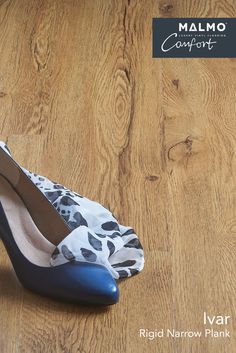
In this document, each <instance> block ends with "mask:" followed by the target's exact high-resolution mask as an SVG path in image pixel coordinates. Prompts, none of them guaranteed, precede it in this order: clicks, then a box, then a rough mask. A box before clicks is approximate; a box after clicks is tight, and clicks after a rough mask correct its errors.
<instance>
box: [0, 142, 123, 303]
mask: <svg viewBox="0 0 236 353" xmlns="http://www.w3.org/2000/svg"><path fill="white" fill-rule="evenodd" d="M0 232H1V238H2V241H3V243H4V246H5V248H6V250H7V252H8V255H9V257H10V260H11V262H12V265H13V267H14V270H15V272H16V274H17V277H18V279H19V280H20V282H21V283H22V285H23V286H24V287H26V288H28V289H30V290H33V291H35V292H37V293H39V294H42V295H47V296H50V297H54V298H57V299H61V300H67V301H70V302H77V303H85V304H101V305H110V304H115V303H117V302H118V298H119V290H118V287H117V284H116V282H115V280H114V279H113V277H112V275H111V274H110V272H109V271H108V270H107V269H106V268H105V267H104V266H102V265H99V264H92V263H88V262H79V261H76V260H75V261H72V262H67V263H65V264H62V265H59V266H56V267H51V266H50V259H51V256H52V254H53V252H54V251H55V249H56V245H58V243H60V242H61V241H62V240H63V239H64V238H65V237H66V236H67V235H69V234H70V232H71V231H70V229H69V227H68V226H67V224H66V223H65V221H64V220H63V218H62V217H61V216H60V215H59V214H58V212H57V211H56V209H55V208H54V207H53V206H52V204H51V203H50V202H49V201H48V200H47V198H46V197H45V196H44V195H43V194H42V193H41V192H40V190H39V189H38V188H37V187H36V186H35V185H34V183H33V182H31V180H30V179H29V178H28V177H27V176H26V174H25V173H24V172H23V171H22V169H21V168H20V166H19V165H18V164H17V163H16V162H15V161H14V160H13V159H12V158H11V157H10V156H9V155H8V154H7V153H6V152H5V151H4V150H3V149H2V148H0Z"/></svg>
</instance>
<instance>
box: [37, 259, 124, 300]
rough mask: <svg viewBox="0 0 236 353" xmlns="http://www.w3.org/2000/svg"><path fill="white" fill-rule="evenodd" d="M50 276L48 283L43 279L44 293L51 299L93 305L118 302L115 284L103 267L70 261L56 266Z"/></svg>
mask: <svg viewBox="0 0 236 353" xmlns="http://www.w3.org/2000/svg"><path fill="white" fill-rule="evenodd" d="M51 274H52V275H51V276H50V278H49V277H48V280H47V281H45V276H44V288H45V292H47V294H48V295H50V296H53V297H57V298H59V299H62V300H66V301H71V302H77V303H82V304H83V303H84V304H94V305H112V304H116V303H117V302H118V300H119V288H118V286H117V284H116V281H115V279H114V278H113V277H112V275H111V274H110V272H109V271H108V270H107V269H106V268H105V267H104V266H102V265H98V264H92V263H86V262H76V261H75V262H69V263H66V264H64V265H61V266H57V267H54V268H53V269H52V273H51ZM45 283H48V285H47V286H46V287H45ZM40 291H41V292H42V286H41V290H40Z"/></svg>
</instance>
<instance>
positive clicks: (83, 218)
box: [0, 142, 144, 279]
mask: <svg viewBox="0 0 236 353" xmlns="http://www.w3.org/2000/svg"><path fill="white" fill-rule="evenodd" d="M0 147H2V148H3V149H4V150H5V151H7V152H8V153H9V154H10V151H9V149H8V147H7V146H6V145H5V143H3V142H0ZM22 170H23V171H24V172H25V173H26V175H27V176H28V177H29V178H30V179H31V180H32V182H33V183H34V184H35V185H36V186H37V187H38V188H39V190H40V191H41V192H42V193H43V194H44V195H45V196H46V197H47V199H48V200H49V201H50V202H51V203H52V205H53V206H54V207H55V208H56V210H57V211H58V213H59V214H60V215H61V216H62V217H63V218H64V220H65V221H66V223H67V224H68V225H69V227H70V229H71V233H70V234H69V235H68V236H67V237H66V238H64V239H63V241H62V242H61V243H60V244H59V245H58V246H57V247H56V249H55V251H54V252H53V254H52V256H51V265H52V266H58V265H61V264H63V263H65V262H68V261H74V260H77V261H83V262H85V261H86V262H93V263H97V264H101V265H103V266H105V267H106V268H107V269H108V270H109V271H110V273H111V274H112V276H113V277H114V278H115V279H119V278H125V277H130V276H132V275H135V274H137V273H139V272H140V271H141V270H142V269H143V266H144V253H143V248H142V245H141V243H140V241H139V239H138V237H137V235H136V234H135V231H134V229H133V228H131V227H126V226H124V225H121V224H119V223H118V221H117V220H116V218H115V217H114V216H113V214H112V213H111V212H110V211H109V210H107V209H106V208H104V207H103V206H102V205H101V204H99V203H97V202H95V201H91V200H89V199H87V198H86V197H83V196H81V195H80V194H78V193H77V192H73V191H71V190H69V189H67V188H66V187H65V186H63V185H62V184H59V183H56V182H52V181H51V180H49V179H48V178H46V177H44V176H41V175H38V174H35V173H32V172H30V171H28V170H26V169H25V168H23V167H22Z"/></svg>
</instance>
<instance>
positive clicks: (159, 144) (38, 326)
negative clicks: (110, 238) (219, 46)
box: [0, 0, 236, 353]
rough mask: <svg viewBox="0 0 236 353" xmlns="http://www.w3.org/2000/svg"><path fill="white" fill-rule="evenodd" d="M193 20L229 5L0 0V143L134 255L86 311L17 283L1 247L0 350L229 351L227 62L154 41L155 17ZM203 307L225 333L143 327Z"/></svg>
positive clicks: (232, 185) (232, 183)
mask: <svg viewBox="0 0 236 353" xmlns="http://www.w3.org/2000/svg"><path fill="white" fill-rule="evenodd" d="M194 16H195V17H235V16H236V7H235V2H234V1H233V0H222V1H218V0H209V1H204V0H181V1H176V0H169V1H157V0H147V1H146V0H145V1H144V0H140V1H138V0H136V1H135V0H116V1H115V0H86V1H85V0H84V1H82V0H77V1H76V0H74V1H73V0H64V1H63V0H44V1H42V0H39V1H30V0H15V1H13V0H12V1H10V0H5V1H4V0H0V54H1V55H0V129H1V133H0V137H1V139H5V140H7V141H8V144H9V147H11V149H12V150H13V152H14V156H15V158H16V159H17V161H18V162H19V163H21V164H22V165H24V166H25V167H26V168H29V169H30V170H33V171H35V172H38V173H40V174H43V175H47V176H48V177H50V178H52V179H53V180H57V181H59V182H61V183H64V184H66V185H67V186H68V187H70V188H72V189H75V190H77V191H79V192H80V193H82V194H83V195H86V196H87V197H89V198H91V199H94V200H97V201H99V202H101V203H102V204H104V205H105V206H106V207H108V208H110V209H111V210H112V212H113V213H114V214H115V215H116V216H117V217H118V219H119V220H120V222H121V223H123V224H126V225H131V226H133V227H134V228H135V229H136V231H137V233H138V234H139V236H140V239H141V241H142V244H143V246H144V250H145V255H146V265H145V269H144V271H143V272H142V273H141V274H140V275H138V276H135V277H134V278H132V279H129V280H126V281H123V282H122V283H121V284H120V290H121V297H120V302H119V304H117V305H115V306H113V307H110V308H107V309H95V308H91V307H82V306H74V305H70V304H62V303H58V302H56V301H53V300H49V299H47V298H42V297H39V296H37V295H36V294H33V293H30V292H28V291H26V290H24V289H23V288H22V287H21V285H20V284H19V283H18V281H17V279H16V277H15V274H14V272H13V270H12V267H11V265H10V262H9V260H8V258H7V256H6V252H5V250H4V248H3V246H2V244H0V322H1V324H0V352H1V353H94V352H95V353H110V352H112V353H118V352H119V353H124V352H127V353H130V352H135V353H143V352H148V353H156V352H158V353H235V352H236V335H235V329H236V274H235V273H236V271H235V268H236V179H235V178H236V177H235V175H236V158H235V151H236V101H235V92H236V59H162V60H160V59H152V53H151V46H152V33H151V25H152V17H194ZM204 311H207V312H208V313H209V314H211V315H219V314H222V315H230V316H231V317H232V319H231V320H230V323H229V325H228V326H227V328H228V329H229V330H230V332H231V338H218V339H216V338H215V339H214V338H192V339H189V338H185V339H184V338H182V339H173V338H159V339H156V340H149V339H145V338H140V337H139V330H140V329H141V328H143V329H147V330H160V329H162V328H164V329H168V328H169V329H174V328H175V329H177V330H203V329H204V325H203V312H204ZM219 328H221V329H222V327H218V329H219ZM223 328H225V326H224V327H223Z"/></svg>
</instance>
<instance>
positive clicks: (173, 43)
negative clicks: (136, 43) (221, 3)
mask: <svg viewBox="0 0 236 353" xmlns="http://www.w3.org/2000/svg"><path fill="white" fill-rule="evenodd" d="M235 36H236V19H235V18H217V19H216V18H154V19H153V57H154V58H163V57H172V58H174V57H176V58H180V57H190V58H191V57H198V58H200V57H215V58H225V57H236V46H234V45H233V43H234V40H235Z"/></svg>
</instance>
